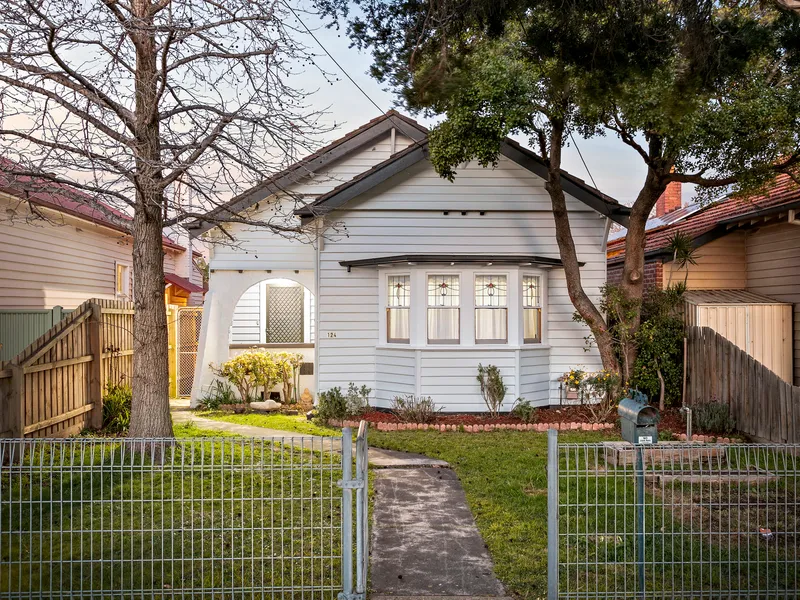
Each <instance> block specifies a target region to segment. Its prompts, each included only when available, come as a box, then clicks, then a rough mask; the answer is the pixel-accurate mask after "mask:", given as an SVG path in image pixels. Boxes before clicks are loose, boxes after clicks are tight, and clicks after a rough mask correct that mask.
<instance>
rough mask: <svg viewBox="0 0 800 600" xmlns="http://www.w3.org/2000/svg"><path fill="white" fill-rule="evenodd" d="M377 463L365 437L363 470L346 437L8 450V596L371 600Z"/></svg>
mask: <svg viewBox="0 0 800 600" xmlns="http://www.w3.org/2000/svg"><path fill="white" fill-rule="evenodd" d="M366 453H367V440H366V427H365V426H362V428H361V429H360V430H359V435H358V437H357V439H356V442H355V454H356V457H355V458H356V460H355V468H354V466H353V461H352V458H353V456H352V455H353V441H352V433H351V431H350V430H349V429H344V430H343V431H342V436H341V437H326V438H302V437H297V438H258V439H252V438H235V437H231V438H194V439H190V438H183V439H181V438H179V439H177V440H174V439H157V440H156V439H152V440H132V439H127V440H126V439H103V438H84V439H68V440H43V439H26V440H0V548H1V549H2V550H1V551H0V598H1V599H4V600H5V599H8V600H11V599H15V600H16V599H33V598H86V599H95V598H103V599H105V598H113V599H118V598H119V599H122V598H125V599H127V598H140V597H141V598H144V597H147V598H151V599H153V598H158V599H167V598H170V599H171V598H193V599H199V598H204V599H206V598H208V599H219V600H221V599H226V600H228V599H230V600H233V599H234V598H236V599H237V600H239V599H242V598H247V599H255V598H264V597H271V598H282V599H290V598H291V599H309V600H313V599H320V600H323V599H324V600H362V599H363V598H364V594H365V592H366V581H367V571H366V556H367V551H366V547H365V545H364V544H366V540H367V539H368V538H367V536H366V520H367V512H366V508H367V504H366V492H367V468H366V465H367V455H366ZM354 490H355V491H356V494H355V496H356V501H355V502H354V501H353V491H354ZM354 516H355V519H354V518H353V517H354ZM354 532H355V542H354V539H353V538H354V536H353V533H354Z"/></svg>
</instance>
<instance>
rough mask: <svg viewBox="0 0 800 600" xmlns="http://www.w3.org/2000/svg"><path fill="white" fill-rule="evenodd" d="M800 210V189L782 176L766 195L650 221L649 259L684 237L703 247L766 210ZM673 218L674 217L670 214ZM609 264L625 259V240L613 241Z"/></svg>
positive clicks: (695, 207)
mask: <svg viewBox="0 0 800 600" xmlns="http://www.w3.org/2000/svg"><path fill="white" fill-rule="evenodd" d="M794 205H798V206H800V186H798V185H797V184H796V183H795V182H794V181H793V180H792V179H791V177H789V176H788V175H783V174H782V175H779V176H778V177H777V179H776V181H775V183H774V185H773V186H772V187H771V188H770V189H769V191H767V192H766V193H764V194H751V195H746V196H740V195H734V196H728V197H727V198H724V199H722V200H718V201H716V202H712V203H710V204H707V205H705V206H700V205H690V207H686V210H684V209H679V210H676V211H674V212H676V213H679V212H681V211H682V214H677V215H676V216H675V218H673V219H668V220H667V222H666V223H660V224H659V223H657V222H656V220H655V219H650V220H649V221H648V224H650V223H651V222H652V223H653V225H654V226H652V227H648V228H647V239H646V242H645V255H649V256H654V255H658V254H662V253H664V252H665V251H666V249H667V248H668V247H669V244H670V241H671V240H672V237H673V236H674V235H675V234H676V233H678V232H681V233H684V234H686V235H688V236H689V237H691V238H692V239H693V240H695V245H696V246H701V245H703V244H706V243H708V242H710V241H713V240H714V239H717V238H719V237H721V236H723V235H725V234H726V233H728V232H730V227H729V225H730V224H731V223H736V222H739V221H742V220H749V219H751V218H753V217H755V216H756V215H759V214H762V213H763V211H765V210H771V209H776V208H783V209H784V210H786V209H789V208H792V207H794ZM670 214H671V213H670ZM607 256H608V260H609V262H614V263H616V262H621V261H622V260H623V259H624V258H625V237H624V233H623V235H622V237H617V238H616V239H613V240H609V242H608V246H607Z"/></svg>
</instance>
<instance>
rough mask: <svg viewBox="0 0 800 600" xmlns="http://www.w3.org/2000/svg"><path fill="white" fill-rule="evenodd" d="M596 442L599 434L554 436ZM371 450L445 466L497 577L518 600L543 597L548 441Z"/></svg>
mask: <svg viewBox="0 0 800 600" xmlns="http://www.w3.org/2000/svg"><path fill="white" fill-rule="evenodd" d="M559 439H560V440H561V441H564V442H567V441H569V442H598V441H601V440H604V439H608V436H607V435H605V436H604V435H603V434H601V433H589V432H585V433H584V432H580V433H578V432H576V433H564V434H561V435H560V436H559ZM369 441H370V445H371V446H376V447H379V448H387V449H391V450H404V451H407V452H417V453H420V454H425V455H427V456H430V457H432V458H439V459H442V460H446V461H447V462H448V463H450V466H451V467H452V469H453V470H454V471H455V472H456V474H457V475H458V477H459V479H460V480H461V484H462V485H463V487H464V491H465V493H466V496H467V502H468V503H469V507H470V509H471V510H472V514H473V515H474V517H475V522H476V524H477V526H478V529H479V531H480V533H481V535H482V536H483V539H484V541H485V542H486V545H487V547H488V549H489V552H490V554H491V556H492V559H493V561H494V568H495V574H496V575H497V577H498V578H499V579H500V580H501V581H502V582H503V584H504V585H505V586H506V589H507V590H508V591H510V592H511V593H513V594H514V595H515V596H517V597H520V598H541V597H544V596H546V592H547V475H546V472H545V466H546V462H547V436H546V434H534V433H530V432H514V431H504V432H492V433H480V434H477V435H476V434H468V433H446V434H440V433H434V432H423V431H393V432H388V433H386V432H378V431H374V430H372V431H370V432H369Z"/></svg>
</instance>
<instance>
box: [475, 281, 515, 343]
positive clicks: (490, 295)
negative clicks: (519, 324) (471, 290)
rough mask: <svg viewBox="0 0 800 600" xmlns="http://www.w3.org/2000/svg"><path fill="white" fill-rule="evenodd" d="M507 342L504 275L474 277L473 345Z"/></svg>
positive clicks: (506, 306)
mask: <svg viewBox="0 0 800 600" xmlns="http://www.w3.org/2000/svg"><path fill="white" fill-rule="evenodd" d="M507 341H508V279H507V277H506V276H505V275H476V276H475V343H476V344H493V343H494V344H499V343H502V344H504V343H506V342H507Z"/></svg>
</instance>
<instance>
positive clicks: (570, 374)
mask: <svg viewBox="0 0 800 600" xmlns="http://www.w3.org/2000/svg"><path fill="white" fill-rule="evenodd" d="M585 377H586V371H584V370H583V369H580V368H578V369H570V370H569V371H567V372H566V373H564V374H563V375H562V376H561V377H559V381H562V382H564V384H565V385H566V386H567V387H571V388H575V389H577V388H579V387H581V384H582V383H583V380H584V378H585Z"/></svg>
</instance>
